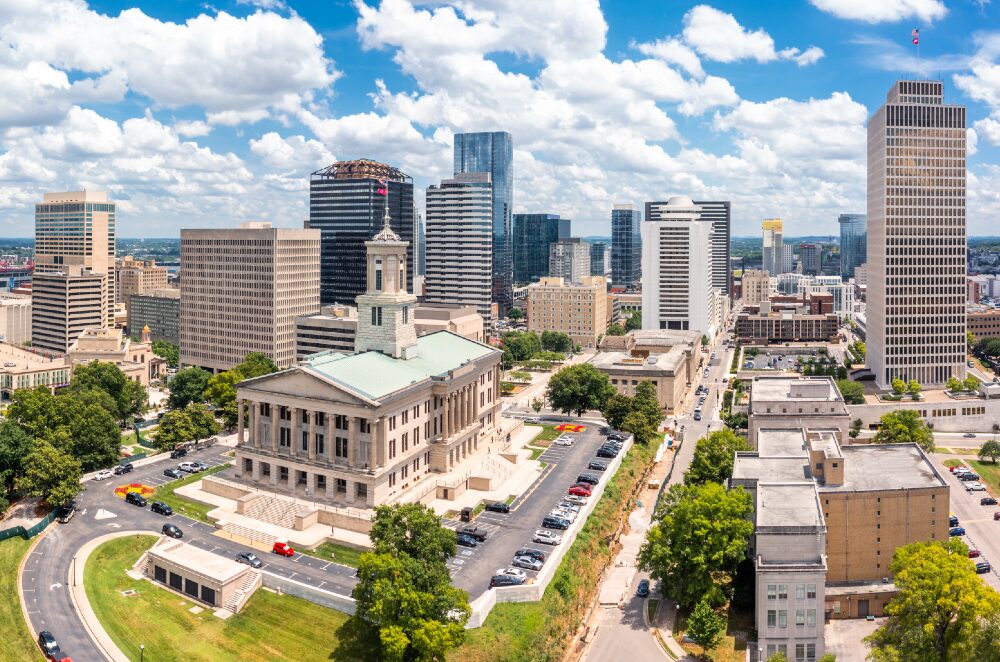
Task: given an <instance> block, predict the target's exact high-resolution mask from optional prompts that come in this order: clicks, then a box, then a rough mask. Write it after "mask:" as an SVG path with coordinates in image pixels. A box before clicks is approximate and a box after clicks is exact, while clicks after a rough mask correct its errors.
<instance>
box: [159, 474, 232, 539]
mask: <svg viewBox="0 0 1000 662" xmlns="http://www.w3.org/2000/svg"><path fill="white" fill-rule="evenodd" d="M228 468H229V465H228V464H220V465H219V466H216V467H212V468H211V469H208V470H207V471H201V472H199V473H196V474H191V475H190V476H185V477H184V478H180V479H178V480H174V481H171V482H169V483H167V484H165V485H161V486H160V487H157V488H156V494H155V495H154V496H153V499H155V500H157V501H162V502H163V503H165V504H167V505H168V506H170V507H171V508H173V509H174V512H175V513H177V514H178V515H184V516H185V517H190V518H191V519H196V520H198V521H200V522H205V523H206V524H212V520H210V519H209V518H208V511H210V510H215V508H216V506H213V505H212V504H208V503H202V502H200V501H195V500H194V499H188V498H187V497H182V496H180V495H178V494H175V492H176V490H177V488H179V487H184V486H185V485H190V484H191V483H194V482H196V481H199V480H201V479H202V478H204V477H205V476H211V475H212V474H217V473H219V472H220V471H222V470H223V469H228Z"/></svg>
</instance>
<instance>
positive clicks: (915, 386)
mask: <svg viewBox="0 0 1000 662" xmlns="http://www.w3.org/2000/svg"><path fill="white" fill-rule="evenodd" d="M921 390H923V387H922V386H920V382H918V381H917V380H916V379H911V380H910V383H909V384H907V385H906V392H907V393H909V394H910V395H911V396H913V399H914V400H916V399H917V398H918V397H920V391H921Z"/></svg>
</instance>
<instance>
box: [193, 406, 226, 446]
mask: <svg viewBox="0 0 1000 662" xmlns="http://www.w3.org/2000/svg"><path fill="white" fill-rule="evenodd" d="M184 413H185V414H186V415H187V417H188V420H189V421H190V422H191V428H192V429H193V430H194V437H193V438H194V439H208V438H209V437H211V436H212V435H213V434H219V431H220V430H221V428H220V427H219V422H218V421H216V420H215V414H213V413H212V411H211V410H210V409H209V408H208V407H206V406H205V405H203V404H201V403H200V402H192V403H191V404H189V405H188V406H187V407H185V408H184Z"/></svg>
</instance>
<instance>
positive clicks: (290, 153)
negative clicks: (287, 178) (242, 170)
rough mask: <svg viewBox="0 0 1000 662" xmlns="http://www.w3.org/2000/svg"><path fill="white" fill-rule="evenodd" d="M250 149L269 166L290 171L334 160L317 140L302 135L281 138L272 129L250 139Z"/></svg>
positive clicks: (329, 162)
mask: <svg viewBox="0 0 1000 662" xmlns="http://www.w3.org/2000/svg"><path fill="white" fill-rule="evenodd" d="M250 151H251V152H253V153H254V154H256V155H257V156H258V157H260V159H261V160H262V161H263V162H264V163H266V164H267V165H269V166H272V167H275V168H287V169H291V170H292V171H303V170H305V169H314V168H319V167H321V166H324V165H329V164H331V163H333V162H334V161H336V158H335V157H334V156H333V154H331V153H330V151H329V150H328V149H327V148H326V147H325V146H324V145H323V143H321V142H319V141H318V140H312V139H308V138H305V137H303V136H289V137H288V138H282V137H281V136H280V135H278V134H277V133H276V132H274V131H269V132H268V133H265V134H264V135H263V136H261V137H260V138H259V139H256V140H251V141H250Z"/></svg>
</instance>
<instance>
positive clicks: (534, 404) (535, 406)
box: [531, 398, 545, 414]
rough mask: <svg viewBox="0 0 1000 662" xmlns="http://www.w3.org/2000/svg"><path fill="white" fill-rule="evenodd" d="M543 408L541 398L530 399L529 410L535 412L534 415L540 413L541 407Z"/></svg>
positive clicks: (543, 404)
mask: <svg viewBox="0 0 1000 662" xmlns="http://www.w3.org/2000/svg"><path fill="white" fill-rule="evenodd" d="M544 406H545V402H544V401H543V400H542V399H541V398H532V399H531V410H532V411H533V412H535V413H536V414H537V413H538V412H540V411H542V407H544Z"/></svg>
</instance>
